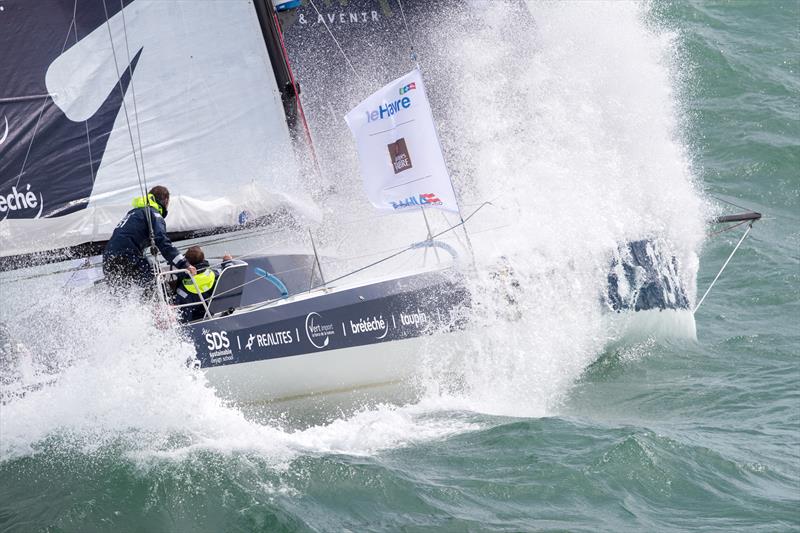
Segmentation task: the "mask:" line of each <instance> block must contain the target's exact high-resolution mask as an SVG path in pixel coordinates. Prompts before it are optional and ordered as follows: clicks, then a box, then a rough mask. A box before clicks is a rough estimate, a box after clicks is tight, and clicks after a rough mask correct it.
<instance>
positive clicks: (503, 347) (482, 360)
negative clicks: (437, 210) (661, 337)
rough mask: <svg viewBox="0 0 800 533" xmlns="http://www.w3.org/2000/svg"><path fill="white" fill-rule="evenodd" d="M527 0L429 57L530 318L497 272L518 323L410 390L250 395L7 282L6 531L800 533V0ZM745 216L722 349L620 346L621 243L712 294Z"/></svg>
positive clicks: (445, 131) (481, 321) (138, 324)
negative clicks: (614, 254) (262, 400)
mask: <svg viewBox="0 0 800 533" xmlns="http://www.w3.org/2000/svg"><path fill="white" fill-rule="evenodd" d="M529 9H530V12H531V14H532V17H533V20H534V21H535V24H530V23H525V24H522V23H519V22H518V21H517V23H515V24H509V20H510V19H509V17H510V16H512V15H513V10H511V9H510V8H508V6H505V5H504V4H503V3H502V2H492V3H488V2H487V3H486V4H485V9H484V11H483V12H482V13H481V17H482V20H483V24H481V25H480V26H479V29H478V30H476V31H475V32H472V33H470V34H464V33H463V32H459V31H457V28H450V27H448V25H447V23H446V22H443V23H442V24H443V25H442V26H441V27H439V28H437V31H439V32H440V33H441V35H442V41H443V42H442V44H441V48H440V49H439V50H438V53H437V54H436V56H437V57H436V58H435V60H434V58H431V59H430V62H429V63H426V57H421V58H420V59H421V62H422V65H423V68H424V69H426V76H429V78H430V79H431V80H433V81H430V80H429V86H430V89H429V90H431V91H433V90H439V91H444V92H446V93H447V94H448V96H451V98H450V99H449V100H448V101H449V102H451V104H450V106H452V107H449V106H443V107H441V108H438V109H435V110H434V113H435V114H436V117H437V120H438V121H439V124H440V130H441V134H442V143H443V145H444V148H445V150H446V152H447V155H448V161H449V163H450V165H451V170H452V171H453V175H454V176H456V187H457V188H458V189H459V192H460V193H461V195H462V197H463V198H464V202H465V205H469V206H474V205H477V204H478V203H480V202H482V201H484V200H492V201H493V204H494V206H493V208H492V209H488V208H487V211H486V213H485V216H482V217H481V218H480V219H479V220H476V224H475V227H474V228H473V230H474V235H473V239H474V241H475V246H476V249H477V251H478V252H479V253H478V258H477V262H478V267H479V269H478V270H479V272H480V271H488V270H489V269H491V268H492V267H493V266H496V265H497V264H498V262H501V263H502V264H503V265H508V266H511V267H512V268H513V270H514V272H515V273H516V275H517V276H518V279H519V280H520V285H521V290H520V292H519V295H518V298H517V299H518V305H517V307H516V309H515V310H514V312H513V313H507V312H505V313H504V312H503V311H505V310H506V309H505V304H504V293H500V294H496V293H494V292H492V290H491V284H490V282H489V281H487V280H486V279H483V278H481V276H478V277H477V279H475V280H474V282H473V283H474V287H473V288H474V290H475V294H476V298H477V299H478V300H479V301H480V302H481V303H482V306H483V308H486V309H490V310H493V311H495V312H490V313H484V314H483V315H482V316H476V317H475V318H474V321H473V323H474V326H473V328H472V329H470V330H467V331H466V332H464V334H463V335H464V338H463V339H462V340H463V341H464V342H462V343H460V348H459V350H458V351H457V352H455V351H454V350H453V349H451V348H450V347H448V346H447V345H442V344H441V343H437V342H434V341H431V342H429V343H428V344H427V345H426V346H425V350H424V354H423V356H424V358H425V361H426V364H425V365H424V368H423V369H421V370H420V373H419V376H417V379H416V381H415V383H414V385H415V386H414V392H413V394H408V393H406V392H401V393H388V392H387V393H382V392H380V391H374V392H369V391H367V392H363V393H358V394H355V395H341V396H330V397H324V398H315V399H312V400H303V401H296V402H291V403H283V404H273V405H250V406H237V405H235V404H231V403H229V402H226V401H224V400H223V399H220V398H219V397H218V396H217V395H216V394H215V392H214V390H213V389H211V388H210V387H209V386H208V384H207V383H206V382H205V380H204V378H203V376H202V375H201V374H197V373H194V372H192V371H189V370H188V369H186V367H185V365H184V362H185V361H186V359H187V357H189V356H191V351H192V348H191V346H190V345H188V344H186V343H185V342H183V341H181V340H180V339H176V338H174V337H173V336H171V335H169V334H166V333H164V332H162V331H160V330H158V329H156V328H155V327H153V325H152V317H151V316H150V315H149V313H148V311H147V310H144V309H141V308H138V307H137V306H135V305H127V306H122V305H120V304H119V303H117V302H113V301H111V300H109V299H108V298H107V297H105V296H104V295H102V294H97V295H93V296H74V295H70V294H67V295H60V294H58V293H51V292H50V291H42V290H41V279H42V278H37V279H34V280H28V281H26V282H18V281H13V282H12V281H10V278H4V279H3V287H2V289H1V290H2V298H3V305H2V310H0V313H1V314H0V322H2V323H3V324H5V327H6V329H7V331H5V332H3V335H4V336H5V337H4V338H3V339H1V340H2V341H3V342H2V344H3V346H2V352H0V355H1V356H2V358H3V364H4V366H3V368H4V373H3V374H2V375H0V378H2V379H0V392H2V399H3V403H2V404H0V531H14V532H17V531H19V532H28V531H54V532H55V531H65V532H72V531H81V532H87V531H154V532H162V531H163V532H168V531H177V532H182V531H209V532H211V531H214V532H216V531H242V532H250V531H342V530H345V531H537V530H563V531H598V530H604V531H643V530H644V531H662V530H663V531H666V530H669V531H676V530H677V531H680V530H696V529H701V528H702V529H704V530H710V531H744V530H746V531H796V530H800V510H799V509H800V387H799V386H798V383H800V360H799V356H800V353H799V352H800V175H799V173H798V169H800V103H799V102H800V75H799V74H798V72H799V71H800V32H799V31H798V27H800V4H798V3H797V2H789V1H787V2H780V1H775V2H725V3H722V2H720V3H710V2H701V1H688V2H680V3H664V2H653V3H647V4H628V3H622V2H611V3H605V4H600V3H588V2H571V3H570V2H563V3H538V2H536V3H531V4H530V5H529ZM442 57H444V58H447V62H446V64H442V62H441V58H442ZM454 73H455V74H454ZM437 77H440V78H441V79H447V80H448V81H449V82H450V84H449V85H448V86H447V87H441V86H439V88H438V89H434V87H437V86H436V83H435V80H436V79H437ZM487 79H488V80H491V83H487ZM466 104H469V105H466ZM463 109H469V111H468V112H459V111H460V110H463ZM344 196H346V195H344ZM347 201H349V200H347V199H346V198H342V197H337V196H336V195H335V194H332V195H331V197H330V198H328V199H327V206H326V207H327V212H328V213H329V215H328V216H335V213H336V212H337V207H340V206H341V205H343V203H344V202H347ZM726 202H733V203H735V204H740V205H743V206H746V207H748V208H752V209H754V210H757V211H760V212H762V213H763V214H764V219H763V220H762V221H760V222H759V223H757V224H756V225H755V227H754V228H753V230H752V233H751V236H750V237H749V238H748V240H747V241H745V243H744V245H743V247H742V248H741V250H740V251H739V253H738V254H737V256H736V257H735V259H734V260H733V262H732V263H731V264H730V265H729V267H728V269H727V270H726V272H725V274H724V275H723V276H722V278H721V279H720V281H719V282H718V283H717V285H716V287H715V288H714V290H713V291H712V292H711V294H710V296H709V298H708V299H707V300H706V301H705V303H703V305H702V306H701V307H700V308H699V310H698V312H697V314H696V320H697V331H698V334H697V337H698V338H697V340H696V341H693V340H688V339H683V340H680V339H678V340H671V341H669V340H667V341H656V340H647V341H644V342H639V343H629V342H628V343H626V342H621V341H620V340H619V339H617V338H615V337H614V335H613V333H611V332H609V331H608V329H607V327H606V323H605V322H604V320H603V317H602V314H601V313H600V312H599V310H598V309H597V306H596V295H597V291H598V289H599V288H601V287H602V284H603V283H604V279H603V276H602V275H601V274H602V271H603V267H604V265H605V260H606V259H605V258H606V256H605V255H604V250H607V249H608V246H609V245H613V243H615V242H618V241H620V240H625V239H633V238H641V237H644V236H648V235H652V234H659V235H665V236H667V237H668V238H669V239H670V240H671V242H673V244H674V246H675V253H676V254H678V255H679V257H681V258H682V259H683V262H684V264H685V265H687V268H688V270H689V279H691V278H692V276H691V273H692V271H691V266H692V264H693V263H692V257H693V256H694V254H695V253H697V254H699V258H700V262H699V266H698V268H699V272H698V277H697V292H698V293H699V294H698V295H701V294H702V292H703V291H704V290H705V288H706V287H707V286H708V284H709V283H710V281H711V280H712V279H713V277H714V275H715V274H716V273H717V271H718V270H719V267H720V266H721V265H722V263H723V262H724V261H725V259H726V258H727V256H728V254H729V253H730V251H731V249H732V247H733V246H734V245H735V244H736V241H737V240H738V237H739V236H740V235H741V228H739V229H737V230H734V231H731V232H727V233H722V234H720V235H715V236H711V237H709V236H708V235H707V234H708V233H709V232H710V231H711V229H709V228H708V227H707V226H706V224H705V221H706V220H707V219H708V217H710V216H711V215H712V214H714V213H720V212H732V211H735V210H736V208H735V207H733V206H730V205H728V204H727V203H726ZM342 231H344V230H342ZM347 231H352V229H347ZM387 231H388V230H387ZM376 233H379V232H378V230H377V229H376ZM347 236H348V235H342V234H335V232H333V234H330V235H327V236H326V238H327V240H328V243H329V244H330V243H335V244H337V245H338V246H339V247H340V248H342V249H343V251H345V252H350V251H352V250H355V249H357V248H361V247H362V246H363V245H364V244H365V241H367V243H368V244H372V245H374V246H375V247H378V248H379V244H380V243H379V242H377V241H373V242H371V243H370V242H369V240H370V239H376V237H375V236H370V235H363V236H362V238H361V239H349V240H348V239H347V238H345V237H347ZM348 246H352V247H353V248H352V249H351V250H348V249H347V248H348ZM44 279H47V278H44ZM543 280H546V282H543ZM32 294H37V297H36V298H32V297H31V295H32ZM696 299H697V298H696V296H695V300H696ZM465 346H466V347H465ZM52 376H57V380H56V381H55V383H52V384H48V383H44V384H43V386H42V387H41V388H39V389H38V390H35V391H34V392H29V393H27V394H25V395H19V394H18V392H19V391H20V387H22V386H31V385H36V384H37V383H40V382H42V381H44V382H47V381H49V380H50V379H51V378H52Z"/></svg>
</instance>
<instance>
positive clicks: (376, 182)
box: [345, 70, 458, 212]
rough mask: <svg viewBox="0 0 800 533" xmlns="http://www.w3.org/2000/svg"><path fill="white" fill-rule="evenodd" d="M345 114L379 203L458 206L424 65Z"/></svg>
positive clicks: (396, 207)
mask: <svg viewBox="0 0 800 533" xmlns="http://www.w3.org/2000/svg"><path fill="white" fill-rule="evenodd" d="M345 119H346V120H347V124H348V126H350V130H351V131H352V132H353V135H354V136H355V138H356V143H357V144H358V156H359V161H360V164H361V175H362V177H363V179H364V187H365V188H366V191H367V196H368V197H369V200H370V202H372V204H373V205H374V206H375V207H377V208H378V209H382V210H388V211H405V210H408V209H413V208H418V207H435V208H438V209H444V210H446V211H453V212H458V204H457V203H456V198H455V194H454V192H453V186H452V183H451V182H450V176H449V175H448V173H447V166H446V165H445V162H444V157H443V155H442V150H441V147H440V145H439V139H438V137H437V135H436V127H435V126H434V124H433V115H432V114H431V107H430V104H429V103H428V98H427V96H426V95H425V85H424V84H423V82H422V75H421V74H420V72H419V70H413V71H411V72H410V73H408V74H406V75H405V76H402V77H400V78H397V79H396V80H394V81H393V82H391V83H389V84H388V85H386V86H384V87H383V88H382V89H380V90H379V91H377V92H375V93H373V94H372V95H370V96H369V97H368V98H367V99H366V100H364V101H363V102H361V103H360V104H359V105H357V106H356V107H355V108H354V109H352V110H351V111H350V112H349V113H348V114H347V116H346V117H345Z"/></svg>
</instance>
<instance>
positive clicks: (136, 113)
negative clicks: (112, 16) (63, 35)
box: [119, 0, 150, 196]
mask: <svg viewBox="0 0 800 533" xmlns="http://www.w3.org/2000/svg"><path fill="white" fill-rule="evenodd" d="M119 7H120V13H121V14H122V30H123V33H124V34H125V53H126V55H127V57H128V76H129V77H130V81H129V82H128V84H129V85H130V86H131V96H132V97H133V117H134V119H135V122H136V137H137V140H138V143H139V160H140V161H141V162H142V181H143V182H144V189H145V194H147V192H146V191H149V190H150V189H149V187H148V186H147V172H145V169H144V149H143V148H142V132H141V130H140V128H139V108H138V107H137V106H136V86H135V84H134V83H133V69H132V68H131V49H130V46H129V44H128V24H127V23H126V21H125V5H124V4H123V0H119ZM142 196H144V194H143V195H142Z"/></svg>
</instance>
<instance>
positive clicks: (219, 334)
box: [203, 330, 231, 350]
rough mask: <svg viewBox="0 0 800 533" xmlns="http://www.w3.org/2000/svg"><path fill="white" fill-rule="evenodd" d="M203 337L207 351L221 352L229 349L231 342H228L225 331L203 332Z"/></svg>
mask: <svg viewBox="0 0 800 533" xmlns="http://www.w3.org/2000/svg"><path fill="white" fill-rule="evenodd" d="M203 335H204V336H205V338H206V344H207V345H208V349H209V350H221V349H223V348H230V347H231V342H230V341H229V340H228V332H227V331H208V330H203Z"/></svg>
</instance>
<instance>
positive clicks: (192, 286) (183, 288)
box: [175, 246, 233, 322]
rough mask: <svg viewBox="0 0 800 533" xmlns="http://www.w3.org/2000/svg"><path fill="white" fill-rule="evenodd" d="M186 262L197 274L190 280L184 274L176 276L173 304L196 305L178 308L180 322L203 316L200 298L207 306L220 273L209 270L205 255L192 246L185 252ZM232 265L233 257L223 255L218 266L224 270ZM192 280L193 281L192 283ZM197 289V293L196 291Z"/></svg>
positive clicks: (197, 247) (199, 249) (213, 269)
mask: <svg viewBox="0 0 800 533" xmlns="http://www.w3.org/2000/svg"><path fill="white" fill-rule="evenodd" d="M186 260H187V261H188V262H189V264H191V265H192V266H193V267H195V268H196V269H197V274H195V275H194V277H193V278H190V277H189V276H188V275H186V274H178V279H177V285H176V287H175V303H176V304H177V305H183V304H196V305H190V306H187V307H180V308H178V316H179V318H180V320H181V321H182V322H191V321H192V320H198V319H201V318H203V316H205V313H206V310H205V307H203V305H202V304H201V303H200V296H202V297H203V300H204V301H205V302H206V304H208V300H209V298H211V295H212V294H214V287H216V285H217V280H219V276H220V271H219V270H217V269H215V268H211V265H209V264H208V261H206V256H205V253H204V252H203V249H202V248H200V247H199V246H192V247H191V248H189V249H188V250H186ZM232 263H233V257H231V255H230V254H225V256H224V257H223V258H222V264H221V265H220V266H221V267H222V269H223V270H224V269H225V268H226V267H228V266H230V265H231V264H232ZM193 279H194V281H192V280H193ZM198 289H199V291H198Z"/></svg>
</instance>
